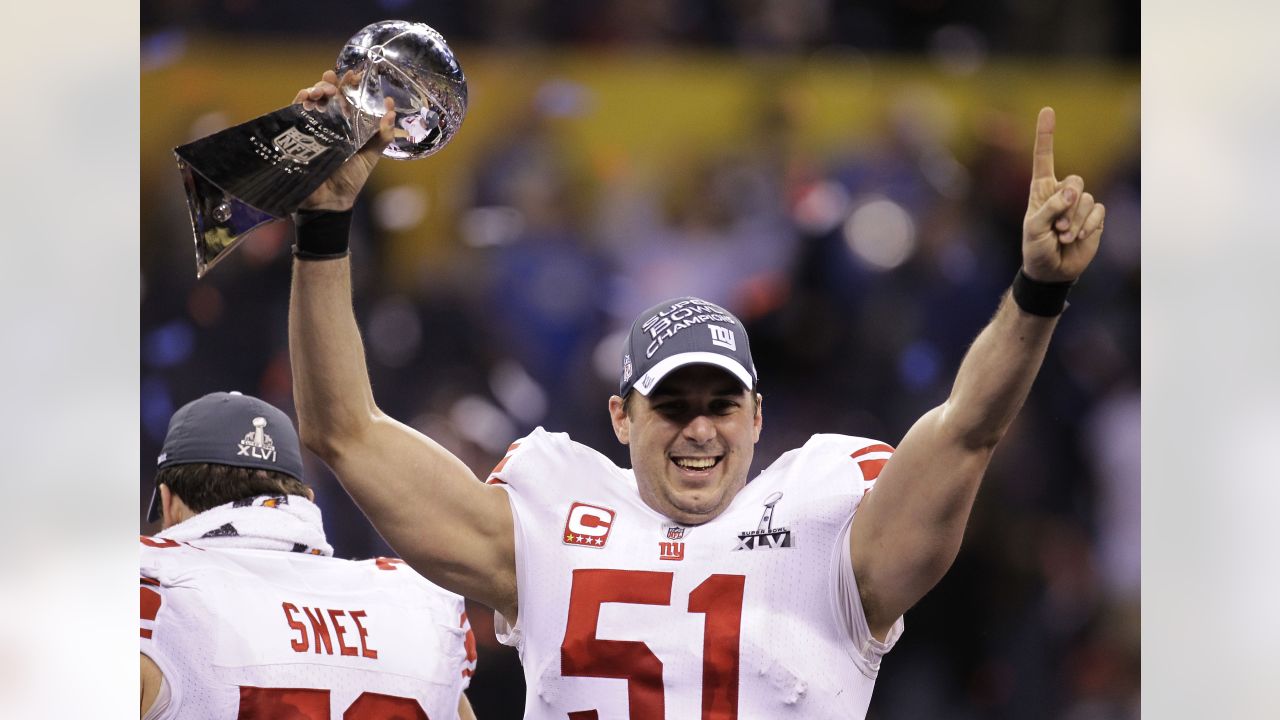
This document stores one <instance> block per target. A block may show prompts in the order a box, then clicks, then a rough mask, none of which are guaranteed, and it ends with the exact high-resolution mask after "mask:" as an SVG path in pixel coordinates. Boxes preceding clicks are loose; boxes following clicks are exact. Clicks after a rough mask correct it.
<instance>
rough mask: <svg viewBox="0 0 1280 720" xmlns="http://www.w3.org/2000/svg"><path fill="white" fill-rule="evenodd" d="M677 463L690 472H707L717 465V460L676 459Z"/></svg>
mask: <svg viewBox="0 0 1280 720" xmlns="http://www.w3.org/2000/svg"><path fill="white" fill-rule="evenodd" d="M675 463H676V464H677V465H679V466H680V467H682V468H688V469H690V470H705V469H707V468H709V467H711V466H712V465H715V464H716V459H715V458H676V459H675Z"/></svg>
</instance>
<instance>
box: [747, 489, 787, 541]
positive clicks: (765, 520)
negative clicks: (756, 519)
mask: <svg viewBox="0 0 1280 720" xmlns="http://www.w3.org/2000/svg"><path fill="white" fill-rule="evenodd" d="M781 499H782V493H780V492H776V493H774V494H772V495H770V496H769V497H767V498H765V500H764V515H762V516H761V517H760V526H759V527H757V528H756V529H755V530H748V531H746V532H742V533H738V546H737V547H735V548H734V550H772V549H774V548H789V547H794V544H793V541H792V537H791V529H790V528H785V527H784V528H778V529H776V530H775V529H774V527H773V508H774V506H776V505H777V504H778V501H779V500H781Z"/></svg>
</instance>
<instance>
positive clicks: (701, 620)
mask: <svg viewBox="0 0 1280 720" xmlns="http://www.w3.org/2000/svg"><path fill="white" fill-rule="evenodd" d="M892 452H893V448H891V447H889V446H888V445H885V444H883V443H879V442H877V441H874V440H867V439H865V438H855V437H847V436H842V435H815V436H813V437H812V438H811V439H810V440H809V442H807V443H806V444H805V445H804V447H802V448H799V449H797V450H792V451H791V452H788V453H787V454H785V455H783V456H782V457H781V458H779V459H778V461H777V462H775V463H774V464H773V465H771V466H770V467H769V468H768V469H766V470H764V471H763V472H762V473H760V474H759V475H758V476H757V477H756V478H755V479H754V480H752V481H751V482H749V483H748V484H747V486H746V487H745V488H744V489H743V490H742V491H741V492H740V493H738V495H737V496H736V497H735V498H734V499H733V502H732V503H731V504H730V505H729V507H728V508H727V509H725V511H724V512H723V513H722V514H720V515H719V516H717V517H716V518H715V519H713V520H711V521H710V522H707V523H705V524H702V525H698V526H693V527H689V526H683V525H680V524H678V523H675V522H673V521H671V520H670V519H669V518H667V517H665V516H663V515H661V514H660V513H658V512H657V511H655V510H653V509H652V508H650V507H649V506H648V505H646V504H645V503H644V502H643V501H642V500H641V499H640V495H639V492H638V490H637V488H636V480H635V475H634V473H633V472H632V471H631V470H624V469H622V468H619V467H617V466H616V465H614V464H613V463H611V462H609V460H608V459H606V458H605V457H604V456H603V455H601V454H599V453H598V452H596V451H594V450H592V449H590V448H588V447H586V446H583V445H579V444H578V443H575V442H573V441H571V440H570V439H569V437H568V436H567V435H564V434H562V433H555V434H553V433H548V432H546V431H544V430H543V429H542V428H538V429H537V430H535V431H534V432H533V433H531V434H530V435H529V436H528V437H525V438H524V439H522V440H519V441H517V442H516V443H515V444H513V445H512V447H511V450H510V451H509V452H508V454H507V456H506V457H505V458H504V459H503V461H502V462H500V463H499V464H498V467H497V468H495V469H494V472H493V474H492V475H491V476H490V479H489V482H490V483H497V484H500V486H501V487H503V488H504V489H505V490H506V491H507V494H508V497H509V498H510V502H511V507H512V511H513V514H514V515H515V525H516V576H517V583H518V592H519V603H520V606H519V607H520V611H519V617H518V619H517V623H516V626H515V627H510V626H509V625H508V624H507V623H506V621H505V619H503V618H502V617H501V615H498V616H496V617H495V620H496V623H497V628H498V631H499V639H500V640H502V641H503V642H504V643H506V644H508V645H514V646H515V647H516V648H518V649H519V651H520V656H521V660H522V662H523V665H524V673H525V681H526V683H527V688H528V690H527V694H526V698H525V718H529V719H530V720H543V719H544V718H545V719H546V720H552V719H554V720H565V719H566V718H568V720H627V719H629V720H662V719H663V718H670V719H671V720H677V719H679V720H686V719H689V718H701V719H702V720H734V719H736V718H742V719H744V720H747V719H751V720H755V719H758V718H784V717H794V718H807V719H821V718H831V719H832V720H835V719H836V718H838V719H839V720H848V719H849V718H861V717H863V716H864V715H865V714H866V711H867V705H868V703H869V702H870V700H871V690H872V687H873V686H874V684H875V679H876V674H877V673H878V672H879V668H880V659H881V657H882V656H883V655H884V654H885V653H886V652H888V651H889V650H890V648H892V647H893V644H894V643H895V642H896V641H897V639H898V636H899V635H900V634H901V632H902V620H901V618H899V619H898V621H897V622H896V623H895V624H894V627H893V629H892V631H891V632H890V634H889V636H888V638H887V639H886V641H885V642H880V641H878V640H876V639H875V638H873V637H872V636H871V633H870V630H869V629H868V627H867V623H866V618H865V615H864V614H863V612H862V607H861V603H860V601H859V596H858V591H857V585H856V583H855V581H854V578H853V569H852V564H851V561H850V559H849V527H850V524H851V521H852V518H853V514H854V511H855V510H856V509H857V507H858V503H859V502H860V501H861V499H862V497H863V495H864V494H865V493H866V492H868V491H869V490H870V489H871V487H872V485H873V484H874V480H875V478H876V476H877V475H878V474H879V472H880V468H881V467H883V465H884V463H885V462H886V461H887V460H888V458H889V456H890V455H891V454H892Z"/></svg>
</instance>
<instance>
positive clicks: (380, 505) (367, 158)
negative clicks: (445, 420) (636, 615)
mask: <svg viewBox="0 0 1280 720" xmlns="http://www.w3.org/2000/svg"><path fill="white" fill-rule="evenodd" d="M336 84H337V78H336V76H334V74H333V73H332V72H327V73H325V76H324V79H323V80H322V81H321V82H319V83H317V84H316V85H315V86H313V87H311V88H308V89H304V90H302V91H300V92H299V93H298V97H297V98H296V99H295V102H302V103H317V104H319V103H324V102H330V101H332V102H341V98H338V99H334V98H335V95H336V93H337V87H336ZM393 117H394V116H393V114H392V113H390V112H389V113H388V114H387V115H386V116H385V117H384V118H383V123H382V126H381V129H380V135H379V137H378V138H376V139H375V140H373V141H371V142H370V145H368V146H366V147H365V148H363V149H361V151H360V152H359V153H357V154H356V155H355V156H353V157H352V158H351V159H349V160H348V161H347V162H346V164H344V165H343V166H342V168H340V169H339V171H338V172H337V173H335V174H334V175H333V176H332V177H330V178H329V179H328V180H327V181H326V182H325V184H324V185H322V186H321V187H320V188H319V189H318V190H316V192H315V194H313V195H312V196H311V197H309V198H308V199H307V201H306V202H305V203H304V204H303V210H304V211H305V212H303V213H301V214H300V216H299V218H298V220H299V230H298V236H299V242H298V247H297V250H296V252H295V255H296V256H297V257H296V259H295V260H294V264H293V286H292V293H291V295H290V302H289V351H290V352H289V355H290V361H291V364H292V367H293V393H294V402H295V404H296V406H297V410H298V430H299V434H300V436H301V438H302V441H303V443H304V444H305V445H306V446H307V447H308V448H309V449H310V450H312V451H313V452H315V453H316V454H317V455H319V456H320V457H321V458H322V459H324V461H325V462H326V463H328V464H329V466H330V467H331V468H333V470H334V472H335V473H336V474H337V476H338V479H339V480H340V481H341V482H342V486H343V487H344V488H345V489H346V490H347V492H348V493H350V494H351V497H352V498H354V499H355V501H356V503H357V504H359V506H360V508H361V509H362V510H363V511H364V513H365V514H366V515H367V516H368V517H369V520H370V521H371V522H372V523H373V525H374V527H376V528H377V530H378V532H379V533H381V534H382V536H383V537H384V538H385V539H386V540H387V542H388V543H389V544H390V545H391V546H392V547H393V548H394V549H395V550H396V552H397V553H399V554H400V556H401V557H402V558H404V560H405V561H406V562H408V563H409V564H410V565H411V566H412V567H413V568H414V569H415V570H417V571H418V572H420V573H422V574H423V575H424V576H426V577H427V578H429V579H430V580H432V581H433V582H435V583H436V584H438V585H440V586H442V587H445V588H447V589H449V590H452V591H454V592H457V593H459V594H461V595H465V596H467V597H471V598H474V599H476V600H478V601H480V602H482V603H485V604H486V605H489V606H490V607H492V608H494V609H496V610H498V611H500V612H502V613H503V614H504V615H507V617H508V618H510V619H512V621H514V619H515V607H516V589H515V588H516V584H515V549H514V537H513V528H514V525H513V521H512V517H511V510H510V506H509V505H508V504H507V499H506V494H505V493H504V492H503V491H501V490H499V489H498V488H497V487H494V486H489V485H485V484H484V483H482V482H480V481H479V480H478V479H477V478H476V477H475V475H474V474H473V473H472V472H471V471H470V470H469V469H468V468H467V466H466V465H464V464H463V463H462V461H460V460H459V459H458V458H456V457H454V456H453V454H451V453H450V452H449V451H447V450H445V449H444V448H443V447H441V446H440V445H438V444H437V443H435V442H434V441H432V440H431V439H430V438H428V437H426V436H425V435H422V434H421V433H419V432H417V431H415V430H413V429H412V428H410V427H408V426H406V425H404V424H402V423H400V422H397V421H396V420H394V419H392V418H390V417H387V416H386V415H385V414H383V412H382V411H381V410H379V409H378V406H377V404H376V403H375V402H374V399H373V391H372V389H371V387H370V385H369V376H368V372H367V370H366V366H365V356H364V347H363V345H362V343H361V340H360V331H359V329H358V327H357V326H356V320H355V315H354V313H353V312H352V305H351V264H350V258H349V257H347V253H346V233H347V230H348V227H347V225H348V223H349V215H346V216H344V215H343V214H342V213H343V212H344V211H347V210H350V208H351V206H352V205H353V204H354V202H355V198H356V195H357V194H358V193H359V191H360V189H361V188H362V187H363V186H364V183H365V181H366V180H367V179H368V176H369V173H370V172H371V171H372V170H373V167H374V165H375V164H376V162H377V160H378V157H379V155H380V153H381V151H382V148H383V147H385V146H386V144H387V143H388V142H390V141H391V137H392V136H391V132H392V122H393Z"/></svg>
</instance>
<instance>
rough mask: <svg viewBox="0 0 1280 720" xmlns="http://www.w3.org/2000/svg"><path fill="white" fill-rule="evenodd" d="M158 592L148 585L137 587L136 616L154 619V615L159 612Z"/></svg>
mask: <svg viewBox="0 0 1280 720" xmlns="http://www.w3.org/2000/svg"><path fill="white" fill-rule="evenodd" d="M161 602H162V600H161V598H160V593H158V592H156V591H155V590H152V589H151V588H149V587H139V588H138V608H139V613H138V617H139V618H141V619H143V620H151V621H153V622H154V621H155V619H156V615H159V614H160V603H161Z"/></svg>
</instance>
